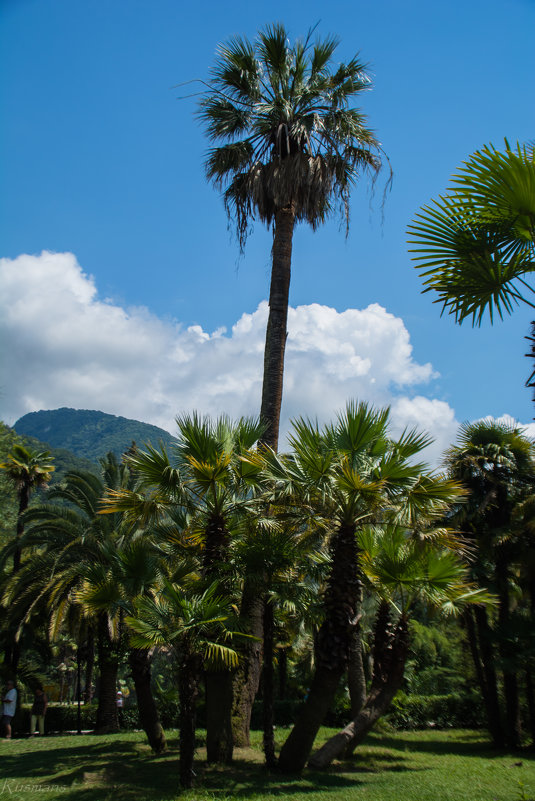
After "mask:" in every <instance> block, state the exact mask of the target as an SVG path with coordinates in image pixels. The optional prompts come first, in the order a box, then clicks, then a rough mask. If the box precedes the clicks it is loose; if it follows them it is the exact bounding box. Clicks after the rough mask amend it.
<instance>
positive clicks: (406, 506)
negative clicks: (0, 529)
mask: <svg viewBox="0 0 535 801" xmlns="http://www.w3.org/2000/svg"><path fill="white" fill-rule="evenodd" d="M178 424H179V434H178V440H177V445H176V447H174V448H173V449H172V450H167V449H165V448H164V447H161V448H160V449H154V448H152V447H147V448H146V449H145V450H141V449H138V448H137V447H132V448H130V450H129V452H128V453H126V454H125V456H124V458H123V460H122V461H118V460H117V459H116V458H115V456H114V455H113V454H111V453H110V454H109V455H108V457H106V459H103V460H101V462H100V475H99V476H96V475H95V474H94V473H92V472H88V471H83V470H73V471H70V472H68V473H67V475H66V476H65V478H64V479H63V481H62V482H60V483H59V484H56V485H55V486H53V487H51V488H50V489H49V490H48V492H47V495H46V502H45V503H39V504H36V505H35V506H33V507H31V508H29V509H28V510H27V511H26V512H24V514H23V515H22V520H21V521H19V522H20V523H22V527H21V526H19V530H18V532H17V537H15V538H14V539H13V540H12V541H11V542H10V543H9V544H8V545H7V546H6V547H5V548H4V550H3V552H2V565H3V570H4V578H3V582H2V588H3V589H2V603H3V606H4V614H5V620H6V621H7V623H6V624H5V625H4V627H3V631H2V635H3V639H4V662H3V670H4V672H5V673H10V674H11V675H13V674H14V673H17V675H18V677H19V679H23V680H24V679H25V680H26V681H27V682H29V683H30V684H31V681H32V680H33V679H32V666H31V662H32V659H34V660H35V654H36V653H37V652H39V651H41V653H44V652H45V651H46V649H47V648H48V649H50V648H51V647H54V641H55V642H56V643H58V642H59V643H60V644H61V643H62V647H63V652H62V653H63V656H65V654H66V653H67V651H68V648H66V645H65V644H66V641H67V640H68V639H69V638H70V641H71V643H74V644H75V649H74V653H75V654H76V657H77V659H78V661H79V663H80V673H81V672H82V668H83V673H84V680H83V681H82V680H80V683H79V685H78V692H79V691H80V690H81V689H82V684H83V685H84V686H85V696H86V697H85V700H86V701H87V702H89V701H90V698H91V691H92V685H93V673H94V671H95V669H96V670H97V672H98V709H97V717H96V721H97V730H99V731H116V730H117V729H118V725H119V723H118V718H117V707H116V703H115V700H116V690H117V687H118V686H119V685H118V681H119V679H120V678H121V677H124V676H125V675H126V674H125V664H126V665H127V668H126V670H127V672H128V675H130V676H131V682H132V688H133V689H134V688H135V693H136V698H137V703H138V708H139V718H140V721H141V723H142V725H143V728H144V729H145V731H146V733H147V737H148V740H149V742H150V744H151V745H152V747H153V748H154V749H155V750H156V751H159V750H162V749H163V748H165V733H164V731H163V727H162V725H161V722H160V716H159V712H158V704H157V699H158V701H159V702H160V701H161V700H162V698H163V697H164V696H165V692H164V693H162V678H163V679H164V682H165V684H166V686H167V690H168V691H170V692H175V693H177V698H178V704H179V721H180V738H181V748H180V776H181V782H182V784H183V785H184V786H189V785H190V784H191V781H192V764H193V753H194V745H195V725H196V723H195V721H196V708H197V701H198V699H199V697H200V696H202V698H203V704H204V710H205V718H206V728H207V742H206V745H207V755H208V759H209V760H210V761H212V762H218V761H230V760H231V759H232V754H233V747H234V745H244V744H247V743H248V741H249V728H250V721H251V712H252V708H253V702H254V699H255V697H256V695H257V692H258V690H259V685H260V684H261V696H262V702H263V729H264V751H265V757H266V762H267V764H268V765H269V766H274V765H275V764H277V765H278V767H279V768H280V769H282V770H285V771H288V772H295V771H299V770H301V769H302V768H303V767H304V765H305V764H306V762H307V760H309V757H310V754H311V751H312V748H313V743H314V739H315V735H316V733H317V730H318V728H319V726H320V725H321V724H322V722H323V721H324V720H325V718H326V716H327V715H328V713H329V710H330V709H332V707H333V705H335V704H336V702H337V699H338V698H339V693H340V688H343V687H344V686H345V687H346V688H347V692H348V694H349V699H350V710H348V713H347V714H348V720H349V722H348V725H347V726H345V727H344V728H343V729H342V730H341V731H340V732H339V734H338V735H336V737H334V738H333V739H332V740H331V741H329V742H328V743H327V744H326V745H325V746H324V747H323V748H322V749H320V751H318V752H316V753H315V754H313V755H312V757H310V760H309V764H311V765H313V766H315V767H317V768H318V767H325V766H326V765H328V764H329V763H330V762H331V761H332V759H333V758H335V757H337V756H340V755H342V754H343V753H348V752H349V751H352V750H353V749H354V748H355V747H356V746H358V744H359V743H360V742H361V741H362V739H363V738H364V737H365V736H366V734H367V733H368V731H369V730H370V729H371V728H372V727H373V725H374V724H375V723H376V721H377V720H378V719H379V718H380V717H381V716H382V715H383V714H384V713H385V711H386V710H387V709H388V707H389V705H390V703H391V701H392V699H393V698H394V697H395V695H396V693H397V692H398V690H399V689H400V688H401V687H403V686H405V687H406V686H407V679H408V681H409V683H410V682H412V683H413V684H414V683H416V684H417V681H418V679H417V678H416V676H417V675H418V670H417V669H416V668H415V660H418V658H420V660H422V654H423V653H425V651H426V650H427V651H429V650H430V649H431V644H432V647H433V648H434V651H435V654H436V653H437V652H439V651H440V650H442V651H444V650H445V649H444V640H443V639H441V637H440V626H438V627H436V628H435V631H434V633H433V634H430V635H428V634H427V633H424V632H427V631H428V629H426V627H425V626H423V625H422V623H421V621H423V620H426V621H427V622H429V620H430V619H431V620H432V619H433V617H434V616H436V615H443V616H455V615H456V616H458V617H459V619H461V620H462V621H463V623H464V625H465V627H466V631H467V633H468V634H469V643H470V648H471V655H472V657H473V660H474V661H473V664H474V671H475V675H476V677H477V679H478V680H479V682H480V689H481V692H482V694H483V698H484V701H485V704H486V705H487V714H488V715H489V723H491V721H492V719H491V717H490V715H491V713H492V707H491V706H490V705H489V699H490V700H494V701H496V703H497V709H496V710H495V711H496V713H497V718H496V721H497V725H498V728H497V729H494V728H492V726H491V731H492V734H493V737H494V739H495V742H496V743H497V744H504V743H506V744H507V745H510V746H519V745H520V743H521V736H522V734H521V722H522V717H524V718H525V722H526V723H527V725H528V728H529V727H530V726H531V727H532V726H533V716H532V711H533V710H532V697H531V695H530V692H531V689H530V686H531V685H530V681H531V669H532V666H533V652H532V650H530V649H531V645H530V643H531V637H532V635H531V634H530V632H528V627H527V626H524V634H522V630H521V626H520V623H521V622H522V621H527V620H528V617H527V616H528V615H529V613H530V610H531V607H530V604H531V595H530V592H531V587H532V585H531V584H530V583H529V582H530V581H531V580H532V576H531V573H529V570H527V569H526V565H528V564H529V563H530V559H531V557H532V554H533V538H532V537H531V535H530V534H529V531H530V528H529V515H528V509H529V499H530V492H531V486H532V481H533V466H534V465H533V446H532V443H531V442H530V441H529V440H528V439H527V438H526V437H524V436H523V435H522V433H521V432H520V431H518V430H517V429H515V428H514V427H510V426H506V425H498V424H495V423H481V424H476V425H474V426H469V427H466V428H465V429H463V432H462V435H461V438H460V440H459V443H458V444H457V445H455V446H453V447H452V449H451V450H450V451H449V452H448V454H447V456H446V460H447V467H448V471H447V474H444V475H442V474H437V473H434V472H432V471H430V470H429V468H427V466H426V465H425V464H424V463H422V462H419V461H418V457H419V454H420V453H421V451H422V449H423V448H424V447H425V445H426V444H427V442H428V438H427V437H426V436H424V435H422V434H420V433H418V432H415V431H414V432H405V433H404V434H403V435H402V436H401V437H400V438H394V437H392V435H391V434H390V431H389V414H388V410H376V409H373V408H372V407H369V406H367V405H366V404H349V405H348V406H347V408H346V410H345V411H344V412H343V413H341V414H340V415H339V416H338V417H337V418H336V420H335V421H334V422H333V423H332V424H329V425H326V426H324V427H321V428H320V427H319V426H318V425H317V424H314V423H312V422H310V421H304V420H299V421H296V422H295V423H294V426H293V434H292V435H291V437H290V445H291V450H290V452H289V453H286V454H276V453H275V452H273V451H271V450H270V449H269V448H267V447H265V446H263V445H260V446H259V445H258V443H259V440H260V438H261V436H262V430H263V429H262V426H261V425H260V424H259V423H258V422H257V421H255V420H249V419H242V420H240V421H237V422H232V421H230V420H229V419H226V418H221V419H218V420H210V419H208V418H199V417H197V416H195V415H193V416H185V417H182V418H180V419H179V420H178ZM19 456H20V454H19ZM28 457H29V458H30V457H31V454H30V453H29V454H28ZM45 461H46V459H45ZM20 462H21V459H20V458H19V467H20V469H21V472H24V466H22V467H21V465H20ZM34 462H35V458H34ZM3 467H4V468H5V472H6V473H8V474H9V475H10V476H11V479H12V480H14V476H15V473H16V470H14V466H13V465H12V464H11V472H10V460H9V459H8V460H7V461H6V462H4V464H3ZM27 467H28V465H27ZM47 467H48V468H50V464H48V465H47V464H44V465H41V474H42V473H43V471H44V472H45V473H46V469H47ZM17 553H18V557H17V558H16V554H17ZM498 576H499V577H500V581H501V583H498V579H497V577H498ZM481 621H484V624H485V629H484V630H483V628H482V623H481ZM504 621H509V622H512V621H514V622H515V627H516V628H515V631H514V638H513V637H509V638H507V636H505V635H506V634H507V632H506V631H505V629H504ZM517 623H518V625H517ZM526 632H527V633H526ZM411 636H412V638H413V642H414V647H413V648H412V650H411ZM447 636H449V635H447ZM504 636H505V639H504ZM513 639H514V643H515V645H514V647H513V646H512V644H511V642H510V640H513ZM453 640H455V638H452V641H453ZM32 649H33V650H32ZM71 653H72V651H71ZM418 655H420V656H418ZM155 659H156V664H155V667H156V676H155V677H152V675H151V674H152V670H153V663H154V660H155ZM489 660H490V661H489ZM429 662H430V660H429V659H428V658H423V664H428V665H429ZM441 664H442V670H444V671H445V672H446V673H447V671H448V670H450V671H451V670H452V666H451V663H450V665H449V666H448V662H447V659H445V658H444V659H443V660H441ZM429 666H430V665H429ZM275 667H276V668H277V673H276V671H275ZM491 670H493V675H494V679H495V683H494V685H492V686H491V685H490V682H489V675H490V672H489V671H491ZM406 672H407V674H408V675H407V676H406ZM453 672H454V671H453ZM444 675H445V674H443V675H442V679H443V680H444ZM33 676H34V678H35V671H34V674H33ZM288 676H290V680H288ZM422 680H423V677H422ZM428 681H429V677H428ZM404 682H405V684H404ZM515 682H516V684H515ZM290 685H293V687H294V690H293V692H294V693H295V694H296V695H299V694H304V695H305V697H304V699H303V702H302V704H301V707H300V710H299V712H298V714H297V716H296V718H295V720H294V725H293V728H292V730H291V732H290V734H289V736H288V739H287V741H286V743H285V744H284V746H283V748H282V750H281V753H280V755H279V756H278V758H277V757H276V754H275V748H274V738H273V707H274V703H273V702H274V698H275V696H276V694H277V690H276V687H278V688H279V690H278V694H279V696H280V687H289V686H290ZM513 685H514V687H515V688H516V690H515V692H512V689H511V688H512V687H513ZM155 689H156V690H157V692H156V693H155ZM489 690H490V691H492V693H493V695H492V697H491V695H490V694H489ZM177 691H178V692H177ZM283 692H284V691H283ZM496 721H494V722H496ZM513 723H514V725H513ZM497 733H499V737H497V736H496V734H497Z"/></svg>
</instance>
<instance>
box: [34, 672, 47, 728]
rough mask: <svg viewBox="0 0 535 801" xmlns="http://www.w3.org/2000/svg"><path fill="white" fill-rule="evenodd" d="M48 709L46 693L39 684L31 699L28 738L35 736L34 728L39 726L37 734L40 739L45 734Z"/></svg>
mask: <svg viewBox="0 0 535 801" xmlns="http://www.w3.org/2000/svg"><path fill="white" fill-rule="evenodd" d="M47 707H48V698H47V697H46V693H45V691H44V690H43V688H42V686H41V685H40V684H39V685H38V686H37V687H36V690H35V695H34V698H33V706H32V711H31V715H32V717H31V725H30V737H33V736H34V734H35V726H36V725H39V734H40V735H41V737H42V736H43V735H44V733H45V715H46V710H47Z"/></svg>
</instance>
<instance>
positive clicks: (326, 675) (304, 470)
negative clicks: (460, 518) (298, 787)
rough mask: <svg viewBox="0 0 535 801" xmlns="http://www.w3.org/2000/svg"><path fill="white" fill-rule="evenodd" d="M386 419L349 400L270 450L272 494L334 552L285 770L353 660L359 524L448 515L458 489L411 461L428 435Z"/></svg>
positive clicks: (305, 748) (301, 760)
mask: <svg viewBox="0 0 535 801" xmlns="http://www.w3.org/2000/svg"><path fill="white" fill-rule="evenodd" d="M388 426H389V410H388V409H383V410H374V409H373V408H371V407H369V406H367V405H366V404H364V403H360V404H354V403H350V404H348V406H347V408H346V410H345V412H344V413H342V414H340V415H339V416H338V418H337V420H336V422H335V423H334V424H332V425H328V426H326V427H325V428H324V429H323V430H321V431H320V429H319V428H318V426H317V424H313V423H310V422H309V421H305V420H299V421H297V422H296V423H294V432H295V433H294V434H293V435H292V436H291V437H290V442H291V445H292V448H293V451H294V452H293V454H292V455H290V456H287V457H286V456H282V457H277V456H276V455H275V454H273V455H272V458H271V460H270V462H269V471H270V474H271V478H272V480H273V484H274V489H273V493H272V494H273V499H274V500H276V501H277V502H278V503H280V504H282V503H286V504H288V505H290V507H292V506H293V507H294V509H295V513H296V515H298V516H301V517H303V515H304V517H305V519H306V520H307V524H308V525H309V526H310V527H312V528H313V529H315V530H321V531H322V532H323V534H324V536H325V537H327V538H328V540H329V543H330V550H331V570H330V573H329V576H328V578H327V584H326V590H325V595H324V613H325V618H324V622H323V624H322V626H321V629H320V632H319V635H318V647H317V665H316V672H315V677H314V680H313V683H312V686H311V689H310V692H309V694H308V698H307V701H306V703H305V705H304V707H303V710H302V714H301V716H300V718H299V719H298V721H297V723H296V725H295V727H294V729H293V730H292V732H291V733H290V736H289V738H288V740H287V741H286V743H285V744H284V746H283V749H282V751H281V756H280V765H281V767H282V768H283V769H285V770H288V771H295V770H296V769H297V770H300V769H301V768H302V767H304V764H305V762H306V759H307V757H308V754H309V753H310V750H311V748H312V744H313V742H314V738H315V736H316V733H317V730H318V728H319V726H320V725H321V723H322V721H323V718H324V716H325V714H326V712H327V710H328V708H329V706H330V704H331V702H332V699H333V697H334V694H335V692H336V689H337V687H338V684H339V682H340V679H341V677H342V675H343V673H344V672H345V670H346V667H347V654H348V651H349V646H350V639H351V632H352V630H353V628H354V627H355V626H356V625H357V623H358V619H359V607H360V603H361V595H362V582H361V577H360V567H359V549H358V544H357V539H356V534H357V531H358V529H359V528H360V527H362V525H364V523H365V522H369V520H370V519H373V518H382V517H384V516H385V515H386V514H390V515H392V516H394V517H395V518H396V519H397V520H398V521H399V522H405V523H406V524H407V525H410V526H411V527H414V526H415V525H417V522H418V520H419V521H420V523H421V522H422V521H423V519H424V517H426V518H427V519H430V518H433V517H434V516H435V517H436V516H437V515H439V514H441V513H443V512H444V509H445V508H447V504H448V503H449V502H451V500H452V499H453V498H458V497H459V496H460V495H461V494H462V490H461V489H460V487H459V486H458V485H457V484H455V483H454V482H451V481H447V480H445V479H443V478H442V477H435V476H433V475H432V474H430V473H429V471H428V470H427V468H426V466H425V465H424V464H418V463H415V462H414V461H413V457H415V456H416V455H417V454H418V453H419V452H420V451H421V450H422V448H423V447H425V445H426V444H428V442H429V439H428V437H426V436H424V435H422V434H418V433H417V432H414V431H413V432H405V433H404V434H403V435H402V436H401V437H400V438H399V439H398V440H392V439H390V437H389V432H388Z"/></svg>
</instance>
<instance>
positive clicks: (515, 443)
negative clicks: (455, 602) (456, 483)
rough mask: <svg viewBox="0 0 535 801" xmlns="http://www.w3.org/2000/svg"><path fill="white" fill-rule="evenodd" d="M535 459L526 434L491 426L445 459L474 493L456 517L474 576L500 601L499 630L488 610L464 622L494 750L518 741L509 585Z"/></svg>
mask: <svg viewBox="0 0 535 801" xmlns="http://www.w3.org/2000/svg"><path fill="white" fill-rule="evenodd" d="M534 457H535V449H534V444H533V442H532V441H531V440H530V439H529V438H528V437H527V436H526V435H525V434H524V433H523V432H522V430H521V429H519V428H518V427H516V426H515V425H513V424H508V423H499V422H496V421H493V420H481V421H479V422H477V423H472V424H464V425H463V426H461V429H460V432H459V436H458V441H457V444H455V445H454V446H452V447H451V448H450V449H449V450H448V451H447V452H446V456H445V464H446V465H447V467H448V470H449V473H450V475H451V476H452V477H454V478H456V479H457V480H460V481H462V482H463V484H464V485H465V486H466V487H467V488H468V489H469V491H470V495H469V499H468V502H467V503H466V504H464V505H463V507H462V508H461V509H459V510H458V512H457V514H456V516H455V518H454V519H455V523H456V525H457V526H458V528H459V529H460V530H461V531H462V532H463V534H464V536H465V537H466V538H468V539H469V540H471V542H472V544H473V545H474V546H475V549H476V550H475V559H474V562H473V568H472V569H473V573H474V578H476V579H477V580H478V581H479V582H480V583H481V584H482V585H483V586H487V587H492V588H493V589H494V590H495V591H496V593H497V595H498V599H499V603H498V613H497V616H498V621H497V623H498V625H497V626H495V625H493V623H492V620H491V619H490V617H489V615H488V614H487V612H486V610H485V609H484V608H476V609H475V610H474V618H472V615H471V613H470V611H468V612H467V616H466V618H467V630H468V633H469V635H470V640H471V641H470V646H471V651H472V656H473V659H474V664H475V668H476V672H477V674H478V677H479V680H480V683H481V690H482V694H483V698H484V700H485V704H486V707H487V717H488V720H489V728H490V730H491V734H492V737H493V740H494V742H495V744H496V745H497V746H502V745H504V744H508V745H509V746H511V747H517V746H518V745H519V743H520V711H519V698H518V692H519V691H518V680H517V675H516V667H515V654H514V643H511V641H510V639H509V638H508V637H507V636H506V635H507V634H509V633H510V630H511V627H512V614H511V613H512V607H513V600H512V598H511V581H512V579H513V578H514V572H515V567H514V566H515V557H516V554H517V553H518V546H519V543H517V542H515V526H514V522H513V518H514V514H515V508H516V507H518V506H519V505H520V503H521V502H522V501H524V500H525V499H526V498H527V497H528V495H529V494H531V492H532V487H533V476H534V468H535V461H534ZM476 632H477V638H476V636H475V634H476ZM498 635H500V636H499V637H498ZM497 639H498V643H497V648H496V640H497ZM498 656H499V660H498ZM498 661H501V663H502V665H503V687H504V695H505V719H506V726H505V730H504V729H503V725H502V720H501V718H502V714H501V710H500V704H499V694H498V683H497V676H496V671H497V663H498Z"/></svg>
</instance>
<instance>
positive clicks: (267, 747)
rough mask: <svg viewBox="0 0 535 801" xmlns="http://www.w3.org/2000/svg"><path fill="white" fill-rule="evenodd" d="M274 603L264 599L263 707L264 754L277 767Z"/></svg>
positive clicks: (270, 766)
mask: <svg viewBox="0 0 535 801" xmlns="http://www.w3.org/2000/svg"><path fill="white" fill-rule="evenodd" d="M273 618H274V616H273V604H272V603H269V602H268V600H267V599H265V600H264V670H263V677H264V681H263V693H262V709H263V718H264V739H263V744H264V756H265V759H266V765H267V766H268V768H273V767H275V762H276V759H275V736H274V730H273V686H274V681H273V679H274V675H273V630H274V619H273Z"/></svg>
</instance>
